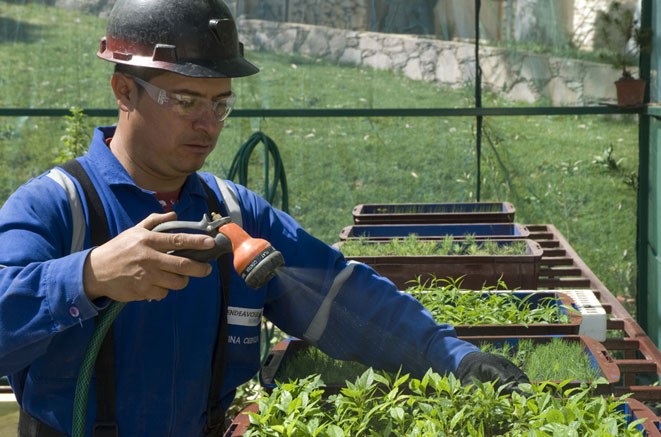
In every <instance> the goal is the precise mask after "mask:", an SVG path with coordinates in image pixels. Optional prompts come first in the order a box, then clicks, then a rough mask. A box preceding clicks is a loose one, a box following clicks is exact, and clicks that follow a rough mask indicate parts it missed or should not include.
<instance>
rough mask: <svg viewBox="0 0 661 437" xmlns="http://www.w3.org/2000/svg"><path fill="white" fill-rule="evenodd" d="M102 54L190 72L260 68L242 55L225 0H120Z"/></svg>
mask: <svg viewBox="0 0 661 437" xmlns="http://www.w3.org/2000/svg"><path fill="white" fill-rule="evenodd" d="M97 56H99V57H100V58H102V59H105V60H107V61H110V62H115V63H120V64H128V65H134V66H138V67H148V68H156V69H160V70H167V71H172V72H174V73H178V74H182V75H184V76H191V77H208V78H211V77H242V76H249V75H251V74H255V73H257V72H258V71H259V69H258V68H257V67H255V66H254V65H253V64H251V63H250V62H248V61H247V60H246V59H245V58H244V57H243V45H242V44H241V43H240V42H239V37H238V33H237V29H236V24H235V23H234V18H233V17H232V13H231V12H230V10H229V8H228V7H227V5H226V4H225V3H224V2H223V1H222V0H117V2H116V3H115V6H114V7H113V9H112V11H111V12H110V16H109V17H108V24H107V27H106V36H105V37H104V38H102V39H101V44H100V48H99V52H98V53H97Z"/></svg>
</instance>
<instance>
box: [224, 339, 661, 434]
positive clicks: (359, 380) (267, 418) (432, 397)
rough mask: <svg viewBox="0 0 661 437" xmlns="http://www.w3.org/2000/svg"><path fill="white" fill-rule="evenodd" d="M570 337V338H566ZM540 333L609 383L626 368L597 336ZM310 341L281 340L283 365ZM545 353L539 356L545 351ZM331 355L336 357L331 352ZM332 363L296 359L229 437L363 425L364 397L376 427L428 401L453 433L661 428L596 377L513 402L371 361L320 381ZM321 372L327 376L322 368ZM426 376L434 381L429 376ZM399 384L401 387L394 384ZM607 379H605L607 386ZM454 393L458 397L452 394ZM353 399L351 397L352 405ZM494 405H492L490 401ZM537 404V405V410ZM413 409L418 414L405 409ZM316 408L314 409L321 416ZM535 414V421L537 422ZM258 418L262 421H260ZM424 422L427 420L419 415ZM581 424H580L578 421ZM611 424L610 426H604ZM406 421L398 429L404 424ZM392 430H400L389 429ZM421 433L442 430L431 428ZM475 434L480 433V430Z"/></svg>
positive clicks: (537, 389) (540, 387)
mask: <svg viewBox="0 0 661 437" xmlns="http://www.w3.org/2000/svg"><path fill="white" fill-rule="evenodd" d="M531 338H534V337H528V338H524V339H505V338H503V339H493V338H486V339H484V341H493V342H494V343H495V342H497V341H501V340H502V341H517V342H518V343H517V345H522V344H523V341H524V340H525V341H527V340H528V339H531ZM567 339H571V340H569V341H566V340H567ZM473 340H477V339H473ZM538 340H539V342H540V343H539V346H538V347H541V348H543V347H544V346H545V345H546V344H551V343H552V342H554V341H557V342H560V341H562V342H563V343H564V344H569V345H571V346H572V350H571V351H570V352H567V353H564V352H563V349H562V348H560V349H558V350H557V351H556V352H558V353H560V354H561V356H560V357H559V358H556V361H558V362H559V363H563V362H564V360H565V359H567V362H574V363H575V362H576V361H575V359H576V351H577V350H578V351H579V352H578V354H579V355H581V354H582V353H585V354H586V356H589V357H590V358H592V357H594V358H595V359H594V360H591V359H590V361H589V363H590V364H591V365H595V363H597V362H599V365H601V366H603V368H602V367H598V370H599V372H601V374H603V377H604V378H605V379H607V381H608V382H609V383H610V382H612V381H613V380H615V379H617V377H618V376H619V375H618V374H617V370H616V369H615V370H614V369H613V368H612V367H611V365H610V363H606V362H603V361H601V360H600V359H599V358H598V356H599V355H600V354H602V353H603V350H601V349H599V348H597V349H596V350H593V349H592V348H593V347H594V345H595V343H597V344H598V342H595V341H594V340H591V339H589V338H587V339H584V338H582V337H580V336H569V337H558V338H551V337H541V338H538ZM573 346H578V348H574V347H573ZM521 347H524V346H521ZM309 348H310V349H315V348H313V347H312V346H309V345H308V344H307V343H305V342H303V341H302V340H298V339H288V340H284V341H282V342H280V343H279V344H278V345H277V346H276V347H275V348H274V350H273V351H278V358H279V361H278V365H282V363H283V362H285V361H286V360H287V359H290V357H295V356H296V354H300V353H302V352H305V351H306V349H309ZM544 353H545V352H543V353H542V356H541V357H538V359H539V358H541V359H544V358H545V356H544ZM269 358H270V359H271V363H274V362H275V361H274V359H273V358H271V357H269ZM328 359H329V360H331V361H332V360H333V359H332V358H330V357H328ZM335 361H337V360H335ZM271 363H269V366H270V367H271V368H272V369H273V368H277V366H275V365H274V364H271ZM308 364H309V362H308ZM333 365H335V363H334V362H330V361H329V362H327V363H322V362H318V365H312V366H310V368H309V369H308V371H307V372H306V371H305V370H304V368H303V367H297V369H299V370H301V372H300V373H301V374H300V376H298V377H296V376H293V377H292V375H289V376H287V377H286V379H287V380H286V381H279V382H278V383H277V384H276V383H275V382H273V384H272V386H271V389H270V390H267V393H266V394H263V395H262V396H261V398H260V400H259V403H258V404H252V405H250V406H248V407H247V408H246V409H244V410H243V411H242V412H241V413H239V414H238V415H237V416H236V417H235V418H234V420H233V422H232V424H231V425H230V427H229V428H228V430H227V431H226V434H225V437H229V436H233V437H238V436H244V435H251V436H257V435H266V434H262V433H260V429H261V430H264V432H266V433H267V434H268V435H298V434H297V433H296V432H294V433H293V434H292V433H291V432H290V433H289V434H279V433H278V432H276V433H275V434H274V433H273V431H274V430H278V429H283V430H284V429H285V428H288V429H289V431H292V429H293V428H290V426H295V427H296V429H298V430H299V432H301V433H302V434H301V435H303V434H305V435H308V434H307V433H306V432H304V431H303V430H305V429H307V430H309V431H311V430H312V429H314V428H317V427H319V426H323V427H328V426H331V427H333V426H336V427H339V428H342V429H345V430H346V429H350V430H354V431H355V430H356V428H353V427H354V426H355V425H356V424H355V423H354V421H353V420H348V421H346V420H347V415H346V414H347V411H345V409H346V408H348V409H349V410H351V411H354V412H355V413H356V414H359V415H360V414H361V413H360V412H359V410H353V408H354V407H353V405H354V402H357V404H356V405H355V407H356V408H358V407H360V408H361V409H363V410H364V412H365V413H367V412H368V411H369V412H373V413H374V414H379V415H380V414H385V416H383V419H377V420H376V421H374V422H373V421H372V420H371V419H370V424H371V425H370V426H372V425H373V426H376V428H374V429H372V430H373V431H374V430H375V429H380V427H382V426H384V425H385V426H389V425H388V423H390V422H389V419H388V418H391V417H393V416H392V415H391V414H392V413H393V412H398V411H399V413H401V414H400V416H398V417H399V419H398V421H401V422H402V423H404V422H408V421H413V422H415V421H416V419H415V418H416V417H418V415H419V414H423V411H424V412H427V413H428V412H429V408H440V409H441V410H443V411H441V410H439V415H438V416H437V415H435V414H432V415H431V416H430V420H434V421H435V424H436V425H437V426H438V427H437V428H435V430H436V432H439V431H440V430H443V431H447V432H448V433H449V434H452V435H455V434H456V435H463V434H462V432H461V430H466V431H467V430H468V429H471V428H472V426H473V425H474V424H476V423H478V422H479V423H480V424H479V425H477V426H478V427H479V428H478V429H483V428H481V427H483V426H486V427H493V426H496V427H498V429H500V431H494V432H490V428H486V430H485V431H484V434H480V435H512V436H523V435H529V433H528V432H529V430H530V428H529V427H530V426H531V425H532V429H538V427H540V426H545V425H544V424H545V423H546V424H548V425H550V424H551V423H555V424H557V425H559V426H567V428H558V427H557V425H556V426H553V429H555V430H556V431H557V432H556V434H557V435H569V434H564V433H563V431H562V430H563V429H564V430H565V431H568V430H569V429H574V430H578V431H577V432H578V434H576V435H613V434H607V433H605V430H606V429H612V428H609V427H611V426H615V423H616V422H611V421H614V420H617V425H616V426H617V430H618V431H619V432H617V435H622V436H624V435H627V436H634V435H643V436H655V437H658V436H659V434H658V432H659V428H658V421H657V419H656V417H655V416H654V413H653V412H652V411H651V410H650V409H649V408H648V407H646V406H645V405H644V404H642V403H641V402H638V401H637V400H635V399H632V398H617V397H616V396H615V395H612V394H611V393H608V392H606V391H604V393H603V394H598V393H597V392H596V390H597V388H595V386H594V385H593V384H588V383H587V382H586V383H585V384H581V380H580V379H577V380H571V379H564V380H562V381H561V382H553V381H550V382H548V383H547V382H544V383H541V384H540V383H536V382H535V381H534V380H533V385H532V386H530V387H529V389H527V391H528V390H529V392H528V394H526V395H525V396H519V397H512V398H511V402H512V403H513V404H512V405H509V402H510V401H507V402H506V403H503V396H505V397H507V396H508V395H502V394H497V392H494V391H491V390H489V389H488V388H487V387H483V386H481V385H479V386H475V387H472V388H468V387H463V386H461V385H460V384H458V381H456V380H453V379H452V378H451V377H450V378H448V377H443V376H440V375H436V376H434V375H433V374H431V373H428V374H427V375H425V378H423V379H421V380H417V379H414V378H408V377H402V375H392V374H390V376H387V375H386V377H385V378H384V377H383V376H379V377H377V373H380V374H381V375H384V374H383V373H381V372H376V371H373V370H371V369H367V370H365V371H363V372H362V373H361V372H360V371H358V373H355V374H350V375H345V382H344V384H337V383H336V384H334V386H333V387H331V386H330V385H329V384H327V383H325V382H322V381H319V379H318V377H317V376H315V375H317V374H323V372H324V368H326V367H332V366H333ZM306 373H307V375H306ZM590 375H592V373H590ZM599 376H601V375H599ZM260 378H261V379H264V377H263V376H262V375H260ZM427 378H429V379H427ZM437 378H440V379H437ZM321 380H323V376H322V377H321ZM424 380H426V381H427V382H423V381H424ZM395 381H397V382H395ZM432 381H436V382H432ZM443 381H447V382H443ZM394 384H396V386H397V387H398V388H396V389H395V388H394V387H395V385H394ZM608 385H609V384H603V386H604V387H606V386H608ZM343 387H347V388H350V390H349V391H345V392H342V388H343ZM439 389H440V390H441V391H439ZM360 393H362V395H361V394H360ZM384 393H388V396H387V397H384ZM489 393H491V394H489ZM333 394H340V396H341V397H342V398H343V400H340V399H338V398H335V397H333V396H331V395H333ZM549 394H551V396H550V397H549V396H548V395H549ZM450 399H451V400H452V402H449V400H450ZM347 402H348V403H349V405H347ZM419 402H422V404H424V405H422V404H418V403H419ZM613 402H615V403H613ZM519 404H520V405H519ZM315 405H316V406H315ZM471 405H476V406H479V407H478V409H477V410H473V409H472V407H471ZM489 405H492V406H491V407H489ZM496 405H498V406H502V407H504V408H505V409H506V410H507V411H509V413H507V412H505V410H503V411H501V412H500V413H499V415H498V418H497V419H496V420H495V421H492V420H490V419H488V418H486V417H485V416H483V414H484V412H485V411H495V410H498V409H499V408H498V407H496ZM517 405H518V406H517ZM608 405H611V406H608ZM531 406H534V407H535V408H533V409H532V410H531V409H530V407H531ZM320 407H321V408H320ZM420 408H422V410H420ZM446 408H450V409H455V408H459V409H460V410H461V411H459V412H455V411H454V410H452V411H445V409H446ZM336 409H337V410H336ZM485 409H486V410H485ZM571 409H575V410H576V411H575V412H574V413H572V412H571ZM377 410H379V411H377ZM557 411H563V413H562V414H561V415H560V416H558V415H557ZM249 412H250V413H253V414H255V415H256V417H255V419H254V420H255V424H254V425H251V424H250V418H249V416H248V414H247V413H249ZM402 414H403V415H402ZM407 414H410V415H411V416H410V417H406V415H407ZM521 414H524V415H525V417H523V416H520V415H521ZM567 414H569V415H571V417H573V418H574V419H572V421H574V420H575V421H578V422H576V423H574V422H572V424H571V425H569V424H568V423H567V422H566V420H567ZM613 414H619V415H621V417H620V418H619V419H615V416H613ZM370 415H371V413H370ZM311 416H314V418H313V417H311ZM528 416H530V417H528ZM443 417H444V418H445V419H443ZM507 417H511V420H512V422H511V424H512V425H505V424H504V423H503V422H502V420H506V423H508V424H509V423H510V422H509V419H506V418H507ZM431 418H433V419H431ZM494 418H495V417H494ZM318 420H322V421H324V423H325V424H324V425H321V424H320V422H319V421H318ZM457 420H460V422H457ZM638 420H644V421H643V422H642V423H637V424H634V425H632V423H633V422H634V421H638ZM329 421H330V422H329ZM531 421H534V424H533V422H531ZM257 423H259V425H256V424H257ZM515 423H519V424H522V423H523V424H526V427H525V429H528V431H526V430H525V429H524V430H523V431H521V428H518V427H517V429H519V431H517V432H514V433H512V434H505V433H504V432H503V430H507V431H505V432H508V431H509V430H511V429H512V428H511V426H513V424H515ZM605 423H609V425H604V424H605ZM331 424H332V425H331ZM393 424H394V423H393ZM548 425H547V426H548ZM397 426H399V425H397ZM408 426H411V425H405V426H404V427H403V428H402V429H407V430H410V428H408ZM417 426H421V425H420V423H418V425H417ZM574 426H576V427H577V428H574ZM604 426H606V427H605V428H604ZM628 426H631V427H632V428H635V429H636V432H626V433H624V428H626V427H628ZM310 427H312V428H310ZM345 427H348V428H345ZM503 427H505V428H503ZM593 427H596V428H593ZM597 428H599V429H600V430H601V433H599V432H598V431H597ZM324 429H325V428H324ZM402 429H399V431H401V430H402ZM416 429H417V428H416ZM549 429H551V428H549ZM589 430H592V431H589ZM283 432H284V431H283ZM348 432H349V434H348V435H354V434H351V431H348ZM393 432H394V435H404V434H398V433H397V431H393ZM590 432H592V434H591V433H590ZM335 434H337V433H335ZM335 434H329V435H335ZM324 435H326V434H324ZM337 435H347V434H346V433H345V434H337ZM387 435H393V434H391V433H387ZM422 435H436V434H429V433H427V434H422ZM471 435H477V434H474V433H473V434H471Z"/></svg>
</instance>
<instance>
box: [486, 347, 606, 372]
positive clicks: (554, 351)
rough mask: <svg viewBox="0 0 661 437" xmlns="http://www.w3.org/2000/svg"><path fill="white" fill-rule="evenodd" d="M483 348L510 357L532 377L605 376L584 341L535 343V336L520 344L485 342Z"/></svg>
mask: <svg viewBox="0 0 661 437" xmlns="http://www.w3.org/2000/svg"><path fill="white" fill-rule="evenodd" d="M480 349H482V350H483V351H485V352H491V353H494V354H498V355H502V356H504V357H506V358H508V359H509V360H510V361H512V362H513V363H514V364H516V365H517V366H518V367H520V368H521V369H523V371H524V372H525V373H526V375H528V377H529V378H530V379H531V380H532V381H564V380H567V379H569V380H575V381H597V380H599V379H600V378H603V375H602V374H601V371H600V370H599V369H598V368H596V367H594V366H593V365H592V363H591V361H590V357H589V355H588V354H586V353H585V350H584V349H583V346H582V345H581V344H580V343H578V342H570V341H566V340H564V339H562V338H553V339H551V340H550V341H549V342H547V343H543V344H535V343H534V342H533V341H532V340H531V339H521V340H519V341H518V342H517V344H516V345H512V344H511V343H509V342H503V343H502V344H498V345H496V344H494V343H488V342H484V343H482V344H480Z"/></svg>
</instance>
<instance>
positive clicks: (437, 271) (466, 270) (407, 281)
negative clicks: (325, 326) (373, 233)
mask: <svg viewBox="0 0 661 437" xmlns="http://www.w3.org/2000/svg"><path fill="white" fill-rule="evenodd" d="M494 241H495V242H496V243H497V244H498V245H499V246H503V245H511V244H513V243H512V241H513V240H494ZM524 241H525V244H526V249H525V253H523V254H520V255H422V256H352V257H347V259H350V260H354V261H358V262H362V263H364V264H367V265H369V266H371V267H372V268H373V269H374V270H376V271H377V272H378V273H380V274H381V275H383V276H385V277H386V278H388V279H390V280H391V281H392V282H393V283H394V284H395V285H396V286H397V287H398V288H399V289H400V290H404V289H406V288H407V287H409V286H410V285H411V281H413V280H415V279H416V278H417V277H420V278H421V279H422V281H423V282H424V281H425V280H427V279H429V278H433V277H436V278H452V279H459V278H461V281H462V282H461V286H462V287H463V288H468V289H482V288H484V287H485V286H487V287H495V286H497V285H498V284H499V282H503V283H504V284H505V285H506V286H507V288H509V289H515V288H525V289H536V288H537V283H538V276H539V266H540V263H541V260H542V253H543V250H542V248H541V246H540V245H539V243H537V242H535V241H532V240H524ZM374 243H375V244H378V242H374ZM335 246H336V247H338V248H340V250H341V247H342V242H338V243H336V245H335Z"/></svg>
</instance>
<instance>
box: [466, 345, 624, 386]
mask: <svg viewBox="0 0 661 437" xmlns="http://www.w3.org/2000/svg"><path fill="white" fill-rule="evenodd" d="M460 338H462V339H464V340H466V341H469V342H471V343H473V344H474V345H476V346H479V347H480V348H481V349H482V350H487V351H489V352H492V353H499V354H502V355H505V356H507V358H508V359H509V360H510V361H512V362H514V363H515V364H516V365H517V366H519V367H521V368H523V369H524V370H526V372H527V373H528V374H529V375H539V374H545V375H548V376H547V377H545V378H541V379H540V378H539V377H534V376H533V377H531V379H532V382H536V383H539V382H543V381H554V382H559V381H560V379H558V378H555V377H554V375H558V374H561V375H563V378H561V379H562V380H565V379H568V376H569V375H574V374H576V373H574V372H577V373H579V374H582V372H587V373H589V372H590V371H594V378H587V379H585V378H583V377H577V378H573V379H572V380H571V382H569V383H567V387H578V386H580V385H581V384H590V383H592V382H595V381H596V380H597V378H603V381H604V382H603V383H600V384H597V385H596V386H595V391H594V393H595V394H611V393H612V388H613V385H614V384H616V383H617V382H618V381H619V380H620V369H619V367H617V364H615V360H614V359H613V357H611V355H610V353H609V352H608V350H606V348H605V347H604V346H603V345H602V344H601V343H599V342H598V341H596V340H594V339H592V338H590V337H586V336H583V335H563V336H548V335H536V336H525V335H524V336H516V337H508V336H483V337H460ZM558 340H562V341H563V342H565V346H567V347H569V348H571V347H573V346H575V345H580V346H582V349H583V353H584V355H583V356H581V357H580V360H576V361H579V362H572V361H570V359H569V357H570V355H571V354H570V353H564V352H563V348H562V347H556V348H555V349H553V346H554V345H553V344H552V343H553V342H556V341H558ZM521 345H523V347H520V346H521ZM544 346H546V348H547V349H548V351H547V352H538V356H537V357H536V358H535V360H534V362H533V360H532V359H530V361H528V362H526V360H528V359H529V355H530V350H531V349H532V348H536V347H544ZM540 360H543V361H541V362H540ZM533 367H535V368H533ZM568 367H571V368H568ZM540 369H541V370H540Z"/></svg>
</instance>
